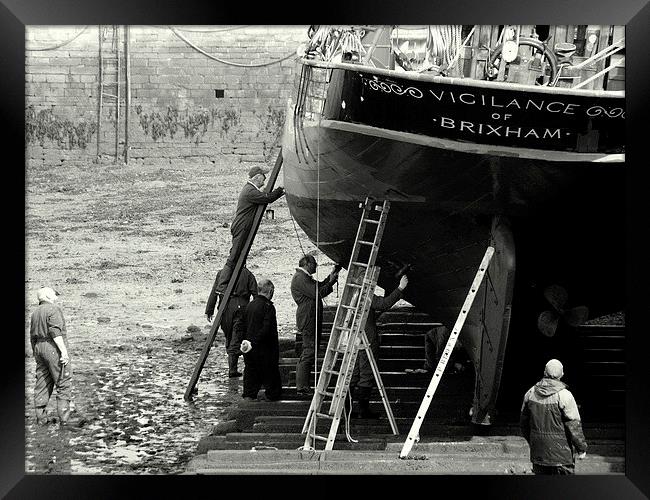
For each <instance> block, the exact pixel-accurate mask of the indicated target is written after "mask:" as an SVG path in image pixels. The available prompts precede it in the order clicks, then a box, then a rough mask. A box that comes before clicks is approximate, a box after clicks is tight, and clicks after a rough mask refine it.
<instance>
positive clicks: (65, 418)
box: [56, 399, 86, 431]
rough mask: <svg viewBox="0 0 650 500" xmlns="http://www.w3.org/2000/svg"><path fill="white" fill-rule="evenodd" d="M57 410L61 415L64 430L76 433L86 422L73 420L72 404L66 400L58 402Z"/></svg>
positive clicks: (60, 423) (78, 419)
mask: <svg viewBox="0 0 650 500" xmlns="http://www.w3.org/2000/svg"><path fill="white" fill-rule="evenodd" d="M56 410H57V413H58V414H59V425H60V426H61V427H62V428H64V429H70V430H75V431H76V430H79V427H82V426H83V425H84V423H85V422H86V421H85V419H80V418H73V417H72V416H71V408H70V402H69V401H66V400H65V399H61V400H58V401H57V402H56Z"/></svg>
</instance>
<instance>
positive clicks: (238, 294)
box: [205, 266, 257, 378]
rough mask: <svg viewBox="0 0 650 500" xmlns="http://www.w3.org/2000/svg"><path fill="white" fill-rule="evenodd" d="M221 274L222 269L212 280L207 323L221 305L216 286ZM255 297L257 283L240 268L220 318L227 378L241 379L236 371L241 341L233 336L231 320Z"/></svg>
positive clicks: (249, 274) (244, 269)
mask: <svg viewBox="0 0 650 500" xmlns="http://www.w3.org/2000/svg"><path fill="white" fill-rule="evenodd" d="M221 273H223V269H221V270H219V272H217V277H216V278H215V280H214V284H213V285H212V290H211V291H210V295H209V297H208V302H207V304H206V306H205V315H206V317H207V320H208V323H212V317H213V315H214V309H215V306H217V303H219V304H220V303H221V299H222V298H223V294H221V293H218V292H217V286H218V283H219V279H220V278H221ZM255 295H257V281H256V280H255V276H253V273H251V272H250V271H249V270H248V268H247V267H246V266H244V267H242V270H241V273H240V274H239V279H238V280H237V283H235V287H234V288H233V290H232V293H231V294H230V297H229V299H228V304H227V305H226V309H225V310H224V312H223V316H222V317H221V325H220V326H221V329H222V330H223V333H224V335H225V337H226V353H227V354H228V377H230V378H233V377H241V372H239V371H238V370H237V363H238V361H239V356H240V355H241V351H240V350H239V344H240V343H241V341H242V339H241V338H239V336H238V335H235V334H234V333H233V332H234V331H233V319H234V315H235V312H236V311H237V310H238V309H240V308H242V307H246V305H247V304H248V303H249V302H250V299H251V297H254V296H255Z"/></svg>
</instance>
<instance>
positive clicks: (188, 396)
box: [184, 149, 282, 401]
mask: <svg viewBox="0 0 650 500" xmlns="http://www.w3.org/2000/svg"><path fill="white" fill-rule="evenodd" d="M281 166H282V149H280V153H279V154H278V158H277V160H276V161H275V167H274V168H273V171H272V172H271V176H270V177H269V181H268V182H267V184H266V189H265V192H267V193H268V192H270V191H271V190H272V189H273V186H274V185H275V181H276V179H277V178H278V174H279V173H280V167H281ZM265 209H266V205H265V204H264V205H259V206H258V207H257V209H256V211H255V215H254V218H253V225H252V226H251V230H250V232H249V233H248V236H247V237H246V242H245V243H244V248H242V251H241V253H240V254H239V257H238V258H237V262H236V263H235V268H234V269H233V271H232V275H231V276H230V281H229V282H228V286H227V287H226V290H225V292H224V294H223V298H222V299H221V301H220V302H219V308H218V309H217V314H216V316H215V318H214V321H213V322H212V328H210V333H209V334H208V338H207V339H206V341H205V345H204V346H203V351H201V355H200V356H199V360H198V361H197V362H196V365H195V366H194V372H193V373H192V377H191V378H190V382H189V384H188V385H187V389H186V390H185V396H184V398H185V401H191V400H192V393H193V391H194V387H195V386H196V383H197V382H198V380H199V375H200V374H201V370H203V365H205V360H206V359H207V358H208V353H209V352H210V348H211V347H212V342H214V337H215V336H216V335H217V330H218V329H219V324H220V323H221V318H222V317H223V313H224V311H225V310H226V305H227V304H228V300H230V295H231V294H232V291H233V289H234V288H235V283H237V280H238V279H239V275H240V274H241V270H242V268H243V267H244V263H245V262H246V257H248V252H249V251H250V249H251V246H252V244H253V240H254V239H255V235H256V234H257V230H258V228H259V227H260V222H261V221H262V217H263V216H264V210H265Z"/></svg>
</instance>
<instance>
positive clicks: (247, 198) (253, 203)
mask: <svg viewBox="0 0 650 500" xmlns="http://www.w3.org/2000/svg"><path fill="white" fill-rule="evenodd" d="M267 173H268V170H266V169H264V168H262V167H258V166H255V167H252V168H251V169H250V170H249V171H248V181H247V182H246V184H245V185H244V187H243V188H242V190H241V193H240V194H239V199H238V201H237V210H236V212H235V218H234V220H233V221H232V224H231V225H230V233H231V235H232V247H231V248H230V255H229V256H228V260H227V261H226V264H225V265H224V267H223V269H222V273H221V276H220V277H219V282H218V283H217V292H219V293H224V292H225V291H226V288H227V286H228V282H229V281H230V276H231V275H232V272H233V270H234V269H235V264H236V263H237V259H238V258H239V254H240V253H241V251H242V250H243V248H244V244H245V243H246V237H247V236H248V233H249V232H250V230H251V228H252V227H253V218H254V216H255V210H256V209H257V207H258V206H259V205H265V204H268V203H272V202H274V201H275V200H277V199H278V198H280V197H281V196H282V195H283V194H284V188H282V187H277V188H275V189H274V190H273V191H271V192H270V193H265V192H264V191H262V186H263V185H264V182H265V181H266V174H267Z"/></svg>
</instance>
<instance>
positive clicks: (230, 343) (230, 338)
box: [221, 297, 248, 356]
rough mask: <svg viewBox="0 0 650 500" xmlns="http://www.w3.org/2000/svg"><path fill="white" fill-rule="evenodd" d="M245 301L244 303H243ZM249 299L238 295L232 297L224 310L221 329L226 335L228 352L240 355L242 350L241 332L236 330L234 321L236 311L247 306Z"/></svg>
mask: <svg viewBox="0 0 650 500" xmlns="http://www.w3.org/2000/svg"><path fill="white" fill-rule="evenodd" d="M242 303H243V305H242ZM247 303H248V301H242V300H241V299H237V298H236V297H232V298H231V299H230V300H229V301H228V306H226V310H225V311H224V314H223V317H222V318H221V329H222V330H223V333H224V335H225V337H226V353H227V354H231V355H234V356H239V355H240V354H241V351H240V350H239V347H240V344H241V341H242V340H243V339H242V338H241V333H238V332H236V331H234V329H233V321H234V319H235V313H236V312H237V310H238V309H239V308H241V307H245V305H246V304H247Z"/></svg>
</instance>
